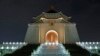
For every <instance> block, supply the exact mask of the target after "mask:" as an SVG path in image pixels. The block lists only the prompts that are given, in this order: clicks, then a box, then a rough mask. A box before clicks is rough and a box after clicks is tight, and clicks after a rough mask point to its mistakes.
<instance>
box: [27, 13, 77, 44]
mask: <svg viewBox="0 0 100 56" xmlns="http://www.w3.org/2000/svg"><path fill="white" fill-rule="evenodd" d="M35 19H36V22H34V23H31V24H28V30H27V33H26V37H25V42H28V43H44V42H52V41H53V42H54V41H55V42H59V43H75V42H79V36H78V33H77V29H76V24H75V23H71V22H69V20H70V17H68V16H66V15H64V14H63V13H62V12H43V13H42V14H40V15H39V16H37V17H35ZM50 32H51V33H50ZM54 32H55V33H54Z"/></svg>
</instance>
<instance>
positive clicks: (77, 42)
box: [76, 42, 100, 44]
mask: <svg viewBox="0 0 100 56" xmlns="http://www.w3.org/2000/svg"><path fill="white" fill-rule="evenodd" d="M76 44H100V42H76Z"/></svg>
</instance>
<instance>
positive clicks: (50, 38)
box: [45, 30, 58, 42]
mask: <svg viewBox="0 0 100 56" xmlns="http://www.w3.org/2000/svg"><path fill="white" fill-rule="evenodd" d="M45 41H46V42H58V33H57V32H56V31H55V30H49V31H48V32H47V33H46V36H45Z"/></svg>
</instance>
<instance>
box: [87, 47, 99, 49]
mask: <svg viewBox="0 0 100 56" xmlns="http://www.w3.org/2000/svg"><path fill="white" fill-rule="evenodd" d="M86 48H87V49H98V47H97V46H94V47H93V46H89V47H86Z"/></svg>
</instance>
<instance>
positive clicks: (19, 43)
mask: <svg viewBox="0 0 100 56" xmlns="http://www.w3.org/2000/svg"><path fill="white" fill-rule="evenodd" d="M3 44H27V43H26V42H3Z"/></svg>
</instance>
